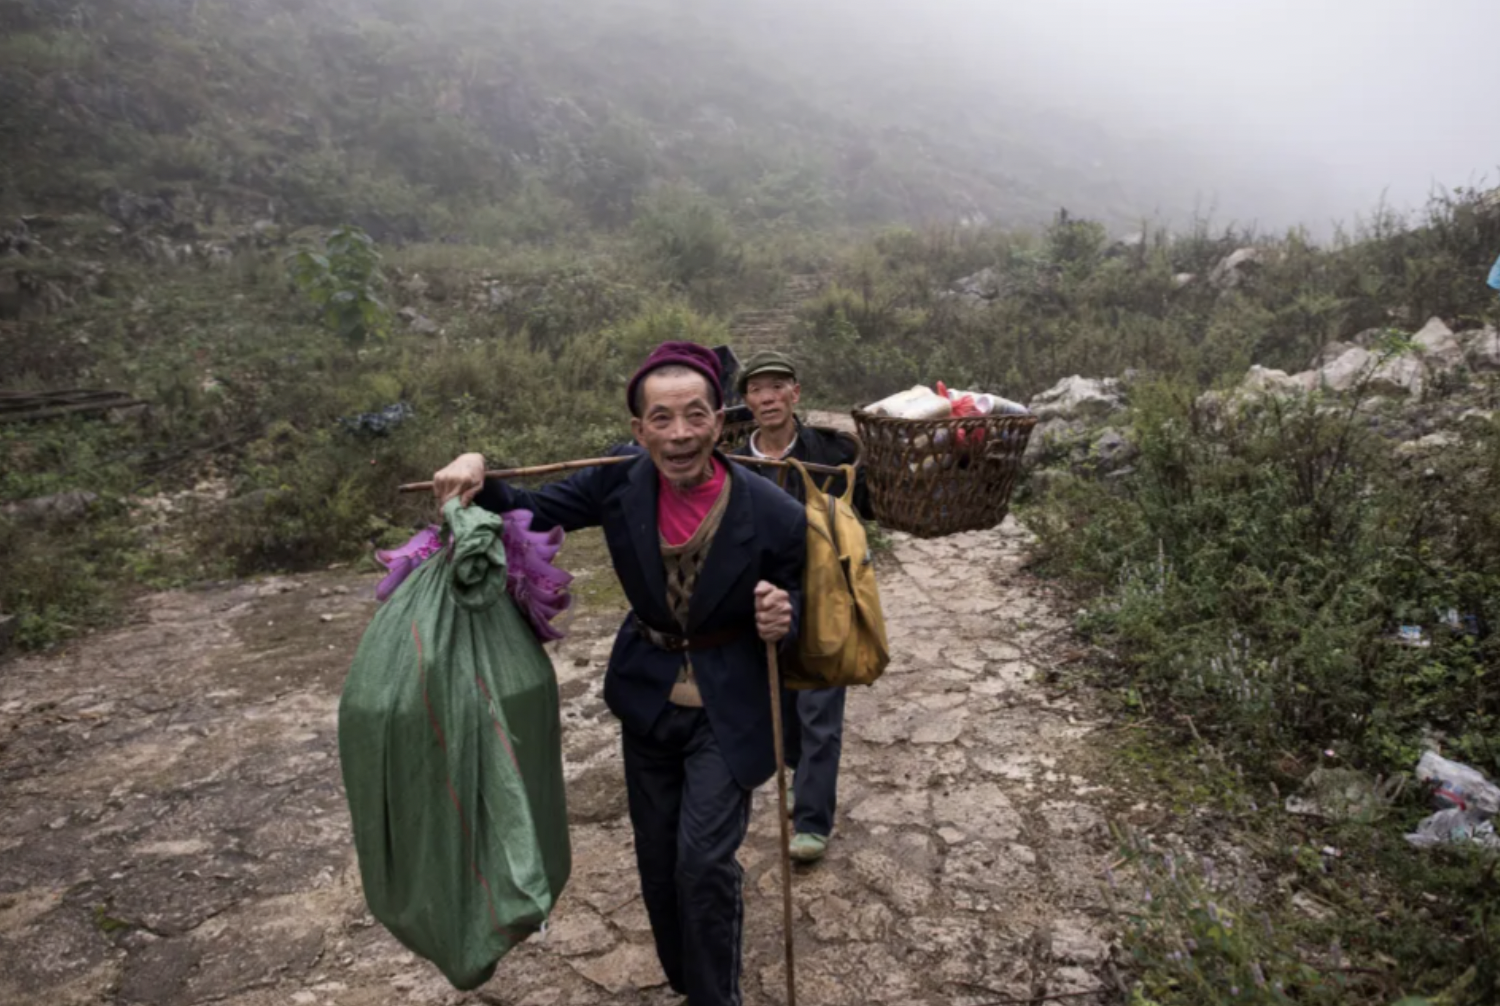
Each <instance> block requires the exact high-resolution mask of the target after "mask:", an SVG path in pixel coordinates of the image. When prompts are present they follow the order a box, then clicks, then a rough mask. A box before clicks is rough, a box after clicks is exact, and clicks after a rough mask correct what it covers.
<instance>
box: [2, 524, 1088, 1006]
mask: <svg viewBox="0 0 1500 1006" xmlns="http://www.w3.org/2000/svg"><path fill="white" fill-rule="evenodd" d="M1027 547H1028V540H1027V536H1026V534H1025V532H1024V531H1023V530H1021V529H1020V528H1018V527H1017V526H1015V524H1014V523H1013V522H1007V524H1006V525H1004V526H1003V527H1001V528H999V529H996V530H994V531H989V532H982V533H970V534H964V535H959V536H955V537H951V538H947V539H942V540H937V541H930V542H923V541H918V540H914V539H910V538H906V537H904V536H896V540H895V544H894V547H893V549H892V551H891V552H890V553H888V554H885V555H882V556H881V557H880V560H879V561H880V567H879V571H880V576H881V581H880V582H881V589H882V595H883V598H884V604H885V608H886V612H887V615H888V618H889V623H890V636H891V643H892V649H893V652H894V659H893V662H892V664H891V667H890V669H889V671H888V672H887V675H886V676H885V678H884V679H882V680H881V681H880V682H879V683H878V684H877V685H876V686H875V687H873V688H869V689H861V690H858V691H856V692H854V693H853V694H851V696H850V699H849V705H848V728H847V737H846V741H845V750H844V773H843V776H842V782H841V793H840V797H841V799H840V822H839V825H838V831H837V834H836V837H835V839H834V842H833V844H832V846H831V849H830V853H829V856H828V858H827V859H826V860H825V861H824V862H823V863H821V864H818V865H816V866H813V867H810V868H799V870H798V872H797V875H796V877H795V898H796V906H797V923H796V925H797V935H798V940H799V954H800V957H799V967H798V972H799V979H800V980H799V990H800V1000H801V1002H802V1003H804V1004H808V1006H855V1004H864V1003H892V1004H896V1003H901V1004H906V1003H926V1004H934V1006H935V1004H939V1003H955V1004H960V1006H963V1004H977V1003H980V1002H984V1001H987V1000H993V999H995V998H997V997H998V996H1015V997H1026V996H1032V995H1040V994H1049V995H1050V994H1057V993H1065V992H1082V991H1087V990H1090V989H1095V988H1098V987H1100V986H1101V985H1102V984H1105V981H1106V980H1105V979H1103V978H1101V973H1102V972H1104V971H1106V970H1107V969H1106V968H1105V967H1104V964H1105V960H1106V957H1107V954H1108V952H1109V950H1108V943H1107V940H1108V933H1107V926H1106V918H1105V915H1104V913H1103V910H1102V906H1101V897H1100V895H1099V892H1098V884H1099V880H1100V878H1101V876H1102V875H1103V872H1104V867H1105V864H1106V862H1107V861H1108V858H1109V855H1110V852H1111V849H1112V844H1111V842H1110V840H1109V836H1108V833H1107V830H1106V826H1105V809H1104V808H1105V806H1106V803H1107V802H1109V801H1108V799H1107V798H1108V796H1109V794H1107V793H1104V792H1101V791H1100V790H1098V789H1095V788H1094V787H1092V786H1090V784H1089V782H1088V777H1089V766H1090V765H1097V764H1098V760H1099V759H1100V758H1106V757H1108V756H1109V752H1108V750H1107V749H1106V748H1104V747H1103V746H1102V745H1103V744H1104V740H1103V738H1102V735H1093V736H1091V732H1092V731H1093V730H1094V728H1095V727H1097V726H1099V725H1101V724H1098V723H1095V722H1093V721H1092V720H1091V719H1090V713H1089V710H1088V709H1087V707H1086V705H1085V704H1083V703H1082V702H1080V700H1077V699H1069V698H1054V697H1051V696H1050V695H1049V691H1048V688H1047V686H1045V685H1044V684H1042V683H1041V681H1040V680H1039V678H1040V674H1039V672H1042V671H1044V670H1045V669H1046V668H1047V667H1049V666H1050V665H1052V664H1053V663H1055V662H1056V661H1058V660H1059V659H1061V656H1060V655H1061V654H1063V653H1065V652H1066V651H1067V650H1068V649H1069V643H1068V640H1067V636H1066V629H1065V625H1064V622H1063V621H1062V620H1061V618H1060V617H1059V614H1058V612H1057V611H1056V610H1054V606H1053V605H1052V603H1051V602H1050V601H1049V599H1048V597H1047V595H1046V593H1045V591H1044V589H1043V588H1042V587H1040V586H1039V585H1038V584H1037V583H1036V582H1035V581H1033V580H1032V579H1031V578H1030V577H1029V576H1028V575H1027V574H1026V573H1025V572H1024V570H1023V569H1022V565H1023V563H1024V561H1025V557H1026V553H1027ZM372 584H373V579H372V578H371V577H369V576H367V575H365V576H362V575H356V574H353V573H349V572H335V573H330V574H320V575H319V576H317V577H312V578H308V579H305V580H301V581H297V580H289V579H273V580H269V581H265V582H262V583H257V584H242V585H239V586H235V587H231V588H221V589H216V590H209V591H201V592H192V593H177V594H166V595H159V596H157V597H153V598H150V599H148V601H147V602H146V603H145V604H144V605H143V607H142V609H141V611H142V613H141V617H140V619H139V621H138V623H137V624H135V625H132V626H129V627H127V628H124V629H122V630H119V631H116V632H113V633H110V634H107V635H102V636H99V637H96V638H94V639H91V640H88V641H85V642H83V643H81V644H80V645H78V646H76V647H74V648H73V649H71V650H70V651H68V652H66V653H64V654H61V655H55V656H52V657H50V658H46V659H27V660H21V661H14V662H12V663H11V664H9V665H6V666H3V667H0V807H3V808H5V813H4V814H3V815H0V1004H22V1003H26V1004H30V1003H43V1002H45V1003H48V1004H49V1006H66V1004H69V1003H80V1004H81V1003H150V1004H160V1006H191V1004H196V1003H208V1002H224V1003H230V1004H235V1006H271V1004H277V1006H282V1004H293V1006H314V1004H375V1003H380V1004H402V1003H413V1004H438V1003H444V1004H457V1003H479V1002H484V1003H491V1004H494V1003H501V1004H506V1006H563V1004H594V1003H620V1004H641V1006H658V1004H660V1006H667V1004H674V1006H675V1004H676V1003H677V1002H678V1000H677V999H676V997H674V996H672V995H671V994H670V992H669V991H668V990H666V989H665V988H664V987H663V986H662V977H661V974H660V971H659V969H658V967H657V965H656V962H655V959H654V956H653V953H652V950H651V945H650V934H649V930H648V927H647V923H646V917H645V913H644V911H643V909H642V906H641V902H640V899H639V897H638V894H637V890H636V876H635V872H634V868H633V858H632V852H631V836H630V829H629V825H628V822H627V821H626V819H625V795H624V790H623V780H622V772H621V767H620V757H619V742H618V731H619V727H618V725H617V724H616V723H615V721H614V720H613V719H612V718H611V717H610V716H609V714H608V713H607V712H606V711H605V709H604V704H603V701H602V698H601V696H600V692H601V676H602V670H603V667H604V663H605V660H606V658H607V656H608V651H609V638H610V636H611V634H612V628H613V625H614V624H617V619H618V616H617V615H612V614H607V613H602V612H601V613H594V614H585V615H582V616H580V618H579V619H578V620H577V622H575V624H574V626H573V632H572V635H571V636H570V637H569V639H567V640H565V641H564V642H563V643H562V644H560V645H558V646H556V647H555V652H554V663H555V664H556V667H557V671H558V677H559V680H560V685H561V689H562V695H563V698H564V701H565V718H566V729H565V735H566V759H567V774H568V782H569V802H570V808H571V814H572V818H573V841H574V862H575V869H574V875H573V880H572V883H571V885H570V887H569V889H568V891H567V894H566V896H565V901H564V903H563V905H562V906H561V907H560V910H559V911H558V912H557V914H556V915H555V917H554V921H553V925H552V926H551V928H550V930H549V932H548V933H547V934H546V935H545V936H544V937H539V938H537V939H535V940H533V941H532V942H531V943H530V944H528V945H526V946H524V947H522V948H520V949H519V950H518V951H516V952H515V953H513V954H512V955H511V956H510V957H508V958H507V959H506V960H505V961H504V962H503V963H502V964H501V967H500V970H499V972H498V973H497V975H496V977H495V978H494V980H493V981H492V982H491V983H490V984H489V985H487V986H486V987H485V988H484V989H482V990H480V991H479V992H478V993H473V994H462V993H457V992H455V991H453V990H452V989H451V988H449V987H448V986H447V985H446V984H445V983H444V982H443V980H442V979H441V978H440V977H439V976H438V975H437V974H436V972H435V971H434V970H433V969H431V968H430V967H429V966H428V965H426V964H425V963H423V962H422V961H420V960H417V959H416V958H414V957H413V956H411V955H410V954H408V953H406V952H405V951H404V950H403V949H401V948H400V947H399V946H398V945H397V944H396V943H395V942H394V941H393V940H392V939H391V938H390V937H389V936H387V935H386V934H385V933H384V932H383V931H382V929H381V928H380V927H379V926H378V925H375V924H373V922H372V920H371V919H370V918H369V917H368V916H367V915H366V913H365V911H364V906H363V903H362V901H361V898H360V894H359V889H358V871H357V868H356V865H355V862H354V858H353V851H352V847H351V844H350V840H349V834H348V820H347V814H346V812H345V809H344V806H343V798H342V793H341V790H340V786H339V779H338V767H337V743H336V732H335V727H336V718H335V713H336V706H337V698H338V690H339V687H340V685H341V682H342V678H343V675H344V673H345V672H346V670H347V667H348V661H349V657H350V655H351V654H352V651H353V647H354V645H355V643H356V641H357V640H358V637H359V633H360V631H361V630H362V628H363V626H364V624H365V622H366V621H367V620H368V617H369V614H370V611H371V608H372V604H371V602H370V601H369V600H368V596H369V594H370V591H371V586H372ZM776 835H777V822H776V819H775V816H774V807H773V802H772V800H771V799H770V790H769V789H767V791H766V792H764V793H762V794H759V795H758V796H757V802H756V809H755V815H754V818H753V823H752V832H751V837H750V840H749V842H748V843H747V845H746V847H745V849H744V850H743V854H742V862H743V864H744V866H745V869H746V901H747V926H746V929H747V932H746V955H747V959H746V969H745V976H744V987H745V998H746V1002H747V1003H749V1004H769V1003H778V1002H781V1001H782V990H783V978H782V972H781V964H780V958H781V953H780V948H781V940H780V919H781V903H780V881H779V873H778V867H777V860H776ZM980 988H982V989H986V990H989V991H987V992H986V991H977V989H980ZM1068 1001H1070V1002H1073V1003H1078V1004H1083V1006H1097V1004H1102V1003H1105V1002H1113V1001H1116V1000H1115V999H1112V998H1106V997H1104V996H1102V995H1101V996H1086V997H1080V998H1074V999H1071V1000H1068Z"/></svg>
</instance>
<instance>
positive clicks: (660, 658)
mask: <svg viewBox="0 0 1500 1006" xmlns="http://www.w3.org/2000/svg"><path fill="white" fill-rule="evenodd" d="M620 453H629V454H633V455H636V457H635V459H634V460H631V461H626V462H624V463H621V464H617V465H607V466H600V467H597V468H587V469H584V470H583V471H582V472H580V473H579V474H577V475H574V476H572V477H571V478H568V479H565V480H563V481H561V482H556V483H553V484H552V485H549V486H545V487H543V488H542V489H539V490H534V491H528V490H525V489H520V488H517V487H515V486H511V485H507V484H505V483H503V482H500V481H498V480H493V479H492V480H490V481H488V482H486V483H485V486H484V489H483V490H482V491H481V492H480V493H479V495H478V496H477V497H475V502H476V503H478V504H479V505H480V506H482V507H484V508H485V509H487V510H492V511H495V512H497V513H500V512H504V511H506V510H512V509H518V508H519V509H523V510H530V511H531V512H532V513H533V514H535V515H536V522H535V523H534V524H533V526H534V527H536V528H537V529H538V530H547V529H548V528H551V527H553V526H554V525H561V527H562V528H563V530H564V531H576V530H578V529H580V528H585V527H603V529H604V540H605V543H606V544H607V545H608V546H609V554H610V558H611V560H612V561H613V563H614V567H615V573H616V575H618V576H619V578H620V586H622V587H623V588H624V589H625V597H626V599H627V600H629V601H630V606H631V608H632V610H633V612H634V613H635V614H636V615H638V616H639V617H640V618H641V619H642V620H643V621H644V622H645V623H646V624H647V625H649V626H651V627H653V628H655V629H658V630H660V631H663V632H668V633H671V634H673V635H679V634H685V635H688V636H707V635H713V634H717V633H721V632H723V631H725V630H727V629H737V628H742V629H743V632H742V634H741V635H739V636H738V637H737V638H735V639H734V641H733V642H729V643H726V644H724V645H722V646H717V647H714V648H712V649H706V650H699V651H696V652H694V653H693V655H692V658H693V670H694V675H695V677H696V678H697V681H698V688H699V690H700V691H701V692H702V693H703V706H704V711H705V712H706V713H707V714H708V721H709V725H710V726H711V727H712V729H713V732H714V738H715V739H716V740H717V741H718V743H719V749H720V750H721V751H722V752H723V753H724V760H725V761H726V762H727V763H728V765H729V770H730V772H732V773H733V774H734V778H735V781H737V782H738V783H739V784H740V785H741V786H744V787H745V788H747V789H753V788H755V787H756V786H759V785H760V784H761V783H763V782H765V781H766V780H767V779H769V778H771V775H772V774H773V773H774V772H775V770H776V755H775V750H774V748H773V739H772V736H771V689H770V681H769V678H768V676H767V675H768V673H769V672H768V669H767V667H766V644H765V642H764V641H763V640H762V639H761V638H760V636H759V634H757V632H756V630H755V585H756V583H758V582H759V581H761V580H766V581H768V582H769V583H772V584H774V585H775V586H777V587H780V588H782V589H783V590H786V591H788V592H789V593H790V594H791V599H792V632H791V634H789V635H788V636H787V637H786V638H785V639H784V640H782V642H781V651H782V652H786V650H787V648H788V646H790V645H791V644H792V643H793V641H794V640H795V638H796V633H797V627H798V625H799V623H800V619H801V611H802V565H803V561H804V559H805V557H806V551H807V543H806V535H807V516H806V513H805V511H804V510H803V508H802V507H800V506H798V505H797V503H796V502H795V501H793V500H792V499H791V498H790V497H789V496H787V495H786V494H785V493H783V492H782V491H781V490H779V489H777V488H776V486H775V485H774V484H773V483H772V482H770V481H768V480H766V479H763V478H758V477H756V476H755V475H753V474H752V473H751V472H750V471H749V470H748V469H746V468H745V467H744V466H742V465H739V464H735V463H734V462H732V461H730V460H729V459H728V458H726V457H724V456H723V455H722V454H719V455H716V456H717V457H718V458H719V460H720V461H721V462H723V463H725V464H727V465H728V466H729V470H730V494H729V502H728V504H727V509H726V510H725V512H724V520H723V523H722V524H720V526H719V531H718V534H717V535H716V536H715V537H714V542H713V545H712V546H711V547H710V548H709V553H708V558H707V560H706V561H705V562H704V565H703V570H702V572H701V573H700V574H699V576H698V587H697V590H696V591H695V592H694V593H693V600H692V604H691V607H690V614H689V624H688V625H687V631H686V633H683V632H682V630H681V629H679V628H678V626H677V623H676V621H675V619H674V618H673V617H672V612H671V610H670V609H669V608H668V606H667V586H666V572H665V569H664V567H663V564H662V558H661V542H660V538H659V532H658V530H657V521H656V504H657V494H658V492H659V479H658V476H657V471H656V466H655V465H654V464H652V463H651V459H650V457H649V456H647V455H646V453H645V452H644V451H642V450H641V449H640V448H625V449H623V450H622V451H620ZM565 554H566V553H565ZM682 659H683V658H682V655H681V654H677V653H669V652H667V651H666V650H662V649H659V648H658V647H656V646H654V645H652V644H651V643H650V642H647V641H646V640H645V639H643V638H641V635H640V633H639V632H637V631H636V628H635V623H634V621H633V619H632V618H630V617H628V616H627V618H626V619H625V622H624V624H623V625H621V626H620V631H619V632H618V633H617V634H616V636H615V647H614V651H613V652H612V653H611V654H610V658H609V669H608V670H607V671H606V672H605V676H604V701H605V703H606V704H607V705H608V706H609V708H610V711H611V712H613V713H614V714H615V715H616V716H618V717H619V718H620V722H621V723H622V724H623V726H624V728H625V729H626V730H629V731H632V732H633V733H636V734H645V733H647V732H648V731H649V730H650V729H651V727H652V725H653V724H654V723H655V722H656V720H657V718H658V717H659V716H660V715H661V713H662V711H663V710H664V709H665V708H666V706H667V700H668V696H669V695H670V693H671V691H672V685H673V683H674V682H676V680H677V672H678V670H679V669H680V668H681V667H682Z"/></svg>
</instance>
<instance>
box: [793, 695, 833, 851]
mask: <svg viewBox="0 0 1500 1006" xmlns="http://www.w3.org/2000/svg"><path fill="white" fill-rule="evenodd" d="M781 710H782V712H781V719H782V729H781V736H782V743H783V744H785V746H786V764H787V768H789V769H792V770H794V771H795V772H796V773H797V777H796V779H795V787H796V795H797V802H796V804H795V809H794V810H793V812H792V822H793V824H794V825H795V826H796V828H797V832H798V834H802V835H822V836H824V837H825V838H826V837H827V836H829V835H831V834H833V814H834V809H835V806H836V804H837V803H838V794H839V756H840V755H841V754H842V753H843V750H844V689H842V688H817V689H812V690H809V691H793V690H791V689H787V690H786V691H785V692H783V693H782V703H781Z"/></svg>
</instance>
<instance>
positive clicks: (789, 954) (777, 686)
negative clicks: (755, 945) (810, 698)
mask: <svg viewBox="0 0 1500 1006" xmlns="http://www.w3.org/2000/svg"><path fill="white" fill-rule="evenodd" d="M766 666H767V667H769V668H770V670H771V729H772V730H774V731H775V732H776V816H777V817H779V818H781V911H782V918H781V933H782V936H783V938H784V939H785V947H786V1006H797V969H796V967H795V965H794V961H795V954H794V952H793V948H792V850H791V844H792V835H791V830H792V820H791V818H792V813H791V811H790V810H788V809H787V806H786V751H785V749H784V748H783V747H782V743H781V671H780V670H779V668H778V667H777V665H776V644H775V643H766Z"/></svg>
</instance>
